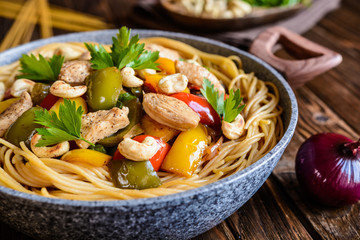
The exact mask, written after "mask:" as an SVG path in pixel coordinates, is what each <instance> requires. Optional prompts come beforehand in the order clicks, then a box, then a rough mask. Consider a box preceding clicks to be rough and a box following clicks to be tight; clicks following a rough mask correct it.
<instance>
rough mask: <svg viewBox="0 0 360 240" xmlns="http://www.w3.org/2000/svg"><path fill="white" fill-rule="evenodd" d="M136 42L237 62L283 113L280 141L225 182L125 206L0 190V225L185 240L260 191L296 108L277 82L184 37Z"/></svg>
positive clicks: (219, 46)
mask: <svg viewBox="0 0 360 240" xmlns="http://www.w3.org/2000/svg"><path fill="white" fill-rule="evenodd" d="M116 33H117V30H106V31H96V32H87V33H75V34H69V35H63V36H58V37H53V38H50V39H44V40H39V41H35V42H31V43H29V44H25V45H22V46H20V47H17V48H14V49H10V50H8V51H5V52H3V53H1V54H0V66H1V65H5V64H8V63H11V62H13V61H15V60H17V59H18V58H19V57H20V56H21V54H22V53H26V52H28V51H29V50H31V49H33V48H36V47H39V46H41V45H44V44H47V43H50V42H66V41H95V42H100V43H110V41H111V36H114V35H115V34H116ZM133 33H134V34H136V33H138V34H140V37H141V38H145V37H151V36H164V37H169V38H174V39H177V40H180V41H183V42H186V43H188V44H191V45H193V46H194V47H196V48H199V49H201V50H203V51H206V52H210V53H216V54H221V55H225V56H228V55H239V56H240V57H241V58H242V60H243V63H244V69H245V70H246V72H250V71H254V72H256V75H257V76H258V77H260V79H263V80H266V81H271V82H273V83H274V84H275V85H276V86H277V87H278V88H279V91H280V95H281V103H280V104H281V105H282V107H283V108H284V113H283V120H284V127H285V134H284V137H283V138H282V139H281V140H280V141H279V143H278V144H277V145H276V146H275V147H274V148H273V149H272V150H271V151H270V152H269V153H268V154H267V155H266V156H264V157H263V158H262V159H260V160H259V161H257V162H256V163H254V164H253V165H251V166H250V167H248V168H246V169H245V170H242V171H240V172H238V173H236V174H234V175H232V176H230V177H227V178H225V179H222V180H220V181H217V182H215V183H212V184H209V185H206V186H203V187H200V188H196V189H193V190H189V191H185V192H182V193H178V194H173V195H168V196H163V197H157V198H148V199H137V200H126V201H106V202H101V201H72V200H62V199H51V198H45V197H40V196H35V195H30V194H26V193H22V192H17V191H14V190H11V189H8V188H4V187H1V186H0V216H1V217H0V219H1V220H2V221H4V222H6V223H8V224H9V225H11V226H13V227H14V228H15V229H17V230H19V231H21V232H24V233H25V234H28V235H30V236H32V237H34V238H40V239H187V238H191V237H194V236H196V235H198V234H201V233H203V232H205V231H207V230H209V229H211V228H212V227H214V226H216V225H217V224H219V223H220V222H221V221H222V220H224V219H225V218H227V217H229V216H230V215H231V214H232V213H234V212H235V211H236V210H237V209H238V208H240V207H241V206H242V205H243V204H244V203H245V202H246V201H247V200H249V199H250V198H251V196H252V195H253V194H254V193H255V192H256V191H257V190H258V189H259V188H260V187H261V185H262V184H263V183H264V181H265V180H266V179H267V177H268V176H269V175H270V173H271V171H272V170H273V169H274V167H275V165H276V164H277V162H278V160H279V159H280V157H281V155H282V153H283V152H284V150H285V148H286V146H287V145H288V143H289V142H290V140H291V138H292V136H293V133H294V131H295V126H296V122H297V116H298V109H297V103H296V99H295V96H294V93H293V91H292V90H291V88H290V86H289V85H288V83H287V82H286V81H285V80H284V78H283V77H282V76H281V75H280V74H279V73H277V72H276V71H275V70H274V69H273V68H271V67H270V66H269V65H268V64H266V63H264V62H263V61H261V60H259V59H258V58H256V57H254V56H252V55H250V54H248V53H246V52H243V51H240V50H239V49H237V48H234V47H231V46H229V45H226V44H223V43H220V42H217V41H213V40H209V39H205V38H201V37H195V36H191V35H186V34H180V33H169V32H162V31H149V30H138V31H135V30H134V31H133Z"/></svg>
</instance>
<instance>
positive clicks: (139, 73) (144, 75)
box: [136, 68, 156, 79]
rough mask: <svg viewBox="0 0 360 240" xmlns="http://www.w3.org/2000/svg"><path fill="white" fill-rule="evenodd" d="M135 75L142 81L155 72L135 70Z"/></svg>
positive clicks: (152, 70) (153, 70)
mask: <svg viewBox="0 0 360 240" xmlns="http://www.w3.org/2000/svg"><path fill="white" fill-rule="evenodd" d="M136 73H137V74H138V75H139V76H140V77H141V78H142V79H145V78H146V75H152V74H156V70H155V69H150V68H146V69H140V70H137V71H136Z"/></svg>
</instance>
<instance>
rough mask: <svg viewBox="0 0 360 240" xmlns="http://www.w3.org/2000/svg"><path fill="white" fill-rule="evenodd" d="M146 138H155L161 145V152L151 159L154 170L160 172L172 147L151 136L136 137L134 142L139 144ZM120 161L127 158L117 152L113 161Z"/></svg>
mask: <svg viewBox="0 0 360 240" xmlns="http://www.w3.org/2000/svg"><path fill="white" fill-rule="evenodd" d="M146 137H152V138H154V139H155V140H156V142H157V144H158V145H159V150H158V151H157V152H156V153H155V155H154V156H153V157H152V158H150V159H149V160H150V162H151V164H152V166H153V168H154V170H155V171H159V169H160V166H161V164H162V162H163V161H164V159H165V156H166V154H167V153H168V152H169V150H170V148H171V146H170V145H169V144H168V143H166V142H164V141H163V140H161V139H160V138H157V137H153V136H150V135H139V136H136V137H134V138H133V140H135V141H138V142H143V141H144V140H145V138H146ZM120 159H125V157H124V156H123V155H121V153H120V152H119V150H116V152H115V153H114V156H113V160H120Z"/></svg>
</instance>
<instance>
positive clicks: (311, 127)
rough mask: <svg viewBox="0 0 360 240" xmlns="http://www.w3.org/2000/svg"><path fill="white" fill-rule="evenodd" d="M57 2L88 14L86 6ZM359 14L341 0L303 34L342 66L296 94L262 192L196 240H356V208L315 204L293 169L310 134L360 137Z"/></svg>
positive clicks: (0, 26) (351, 1) (6, 233)
mask: <svg viewBox="0 0 360 240" xmlns="http://www.w3.org/2000/svg"><path fill="white" fill-rule="evenodd" d="M55 2H63V4H64V5H65V6H66V4H70V5H73V7H74V8H77V9H78V10H81V9H88V8H87V7H86V6H87V5H86V4H80V3H70V1H65V0H64V1H55ZM74 2H76V1H74ZM80 2H86V1H80ZM68 6H69V5H68ZM91 11H92V12H96V11H97V12H98V13H99V11H100V10H96V8H92V9H91ZM91 11H89V12H91ZM359 13H360V2H359V1H358V0H344V1H343V2H342V6H341V8H339V9H338V10H336V11H334V12H332V13H330V14H328V15H327V16H326V17H325V18H324V19H323V20H322V21H321V22H319V23H318V24H317V25H316V26H315V27H313V28H312V29H311V30H309V31H308V32H306V33H305V34H304V36H305V37H306V38H308V39H310V40H312V41H314V42H317V43H319V44H322V45H324V46H326V47H328V48H330V49H332V50H334V51H337V52H339V53H340V54H342V56H343V63H342V64H341V65H340V66H338V67H337V68H335V69H333V70H331V71H329V72H327V73H325V74H322V75H321V76H319V77H317V78H316V79H314V80H312V81H310V82H308V83H307V84H306V85H305V86H303V87H301V88H299V89H297V90H296V96H297V100H298V103H299V123H298V126H297V130H296V132H295V135H294V137H293V139H292V141H291V143H290V145H289V146H288V148H287V150H286V151H285V153H284V155H283V157H282V158H281V160H280V162H279V163H278V165H277V167H276V168H275V170H274V171H273V173H272V174H271V176H270V177H269V179H268V180H267V181H266V182H265V184H264V185H263V186H262V187H261V189H260V190H259V191H258V192H257V193H256V194H255V195H254V196H253V197H252V198H251V199H250V200H249V201H248V202H247V203H246V204H245V205H244V206H243V207H242V208H240V209H239V210H238V211H237V212H235V213H234V214H233V215H232V216H230V217H229V218H228V219H226V220H225V221H223V222H222V223H221V224H219V225H218V226H216V227H215V228H213V229H211V230H209V231H208V232H206V233H204V234H202V235H200V236H198V237H196V238H194V239H196V240H200V239H311V238H313V239H360V203H359V204H354V205H352V206H346V207H343V208H325V207H323V206H321V205H319V204H316V203H313V202H312V201H311V200H310V199H308V198H307V196H306V195H304V194H303V192H302V191H301V189H300V188H299V185H298V182H297V180H296V176H295V169H294V162H295V155H296V152H297V150H298V148H299V146H300V144H301V143H302V142H303V141H304V140H305V139H306V138H308V137H309V136H311V135H312V134H315V133H320V132H336V133H340V134H343V135H345V136H348V137H351V138H352V139H354V140H355V139H357V138H359V136H360V80H359V78H360V77H359V76H360V63H359V62H360V27H359V25H360V14H359ZM110 20H111V19H110ZM112 20H114V19H112ZM123 20H124V19H123ZM118 23H119V22H118ZM10 25H11V21H10V20H5V19H0V38H3V36H4V33H5V32H6V30H8V29H9V27H10ZM117 25H118V26H119V25H121V24H117ZM55 33H56V34H59V33H62V32H56V31H55ZM0 236H1V239H3V240H10V239H11V240H14V239H31V238H29V237H27V236H25V235H23V234H21V233H19V232H17V231H15V230H13V229H12V228H10V227H9V226H7V225H6V224H4V223H0Z"/></svg>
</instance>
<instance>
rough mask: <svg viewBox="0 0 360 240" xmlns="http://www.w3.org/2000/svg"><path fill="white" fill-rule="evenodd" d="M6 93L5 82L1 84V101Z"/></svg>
mask: <svg viewBox="0 0 360 240" xmlns="http://www.w3.org/2000/svg"><path fill="white" fill-rule="evenodd" d="M5 91H6V87H5V84H4V83H3V82H0V101H2V100H3V99H4V97H5Z"/></svg>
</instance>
